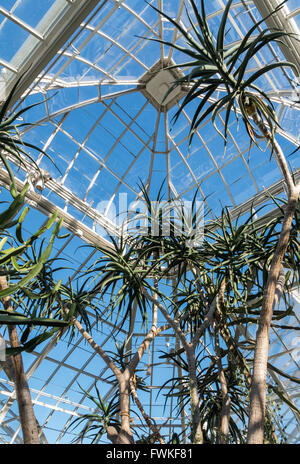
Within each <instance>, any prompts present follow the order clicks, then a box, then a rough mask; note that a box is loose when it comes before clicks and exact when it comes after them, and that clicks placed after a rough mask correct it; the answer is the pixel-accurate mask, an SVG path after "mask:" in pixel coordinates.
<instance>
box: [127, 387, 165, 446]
mask: <svg viewBox="0 0 300 464" xmlns="http://www.w3.org/2000/svg"><path fill="white" fill-rule="evenodd" d="M129 385H130V393H131V395H132V397H133V399H134V401H135V403H136V405H137V407H138V408H139V410H140V412H141V414H142V416H143V418H144V419H145V422H146V424H147V425H148V427H149V429H150V430H151V432H152V433H153V436H154V437H155V438H156V439H157V440H158V441H159V443H160V444H161V445H165V442H164V440H163V438H162V436H161V434H160V433H159V429H158V427H157V425H156V423H155V422H154V419H152V418H151V417H149V416H148V414H147V413H146V411H145V409H144V408H143V405H142V403H141V402H140V400H139V397H138V395H137V392H136V388H135V382H134V380H133V378H131V379H130V382H129Z"/></svg>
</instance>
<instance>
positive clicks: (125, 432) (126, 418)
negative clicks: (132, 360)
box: [117, 369, 134, 445]
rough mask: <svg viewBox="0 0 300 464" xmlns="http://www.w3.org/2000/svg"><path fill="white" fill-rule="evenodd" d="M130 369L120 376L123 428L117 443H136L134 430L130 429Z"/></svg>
mask: <svg viewBox="0 0 300 464" xmlns="http://www.w3.org/2000/svg"><path fill="white" fill-rule="evenodd" d="M129 378H130V374H129V372H128V369H125V371H124V372H123V374H121V375H120V377H119V378H118V382H119V392H120V411H121V412H120V416H121V430H120V432H119V434H118V439H117V443H118V444H119V445H130V444H132V443H134V440H133V436H132V432H131V430H130V411H129V410H130V392H129Z"/></svg>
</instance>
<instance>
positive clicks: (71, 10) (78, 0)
mask: <svg viewBox="0 0 300 464" xmlns="http://www.w3.org/2000/svg"><path fill="white" fill-rule="evenodd" d="M107 1H108V0H102V1H101V2H99V0H74V2H72V3H68V4H66V2H65V1H64V0H56V2H55V3H54V5H53V6H52V7H51V8H50V9H49V11H48V13H47V14H46V15H45V16H44V17H43V18H42V20H41V21H40V23H39V24H38V26H37V28H38V30H41V31H43V30H48V32H47V33H45V34H44V36H43V38H44V40H39V39H37V38H36V37H33V36H30V37H29V38H28V39H27V40H26V41H25V42H24V44H23V45H22V46H21V48H20V49H19V51H18V52H17V53H16V55H15V56H14V58H13V60H12V63H11V65H12V66H14V62H16V63H18V62H21V64H20V65H19V66H18V75H11V77H10V79H9V80H8V82H7V83H6V86H5V89H2V93H1V95H0V101H1V100H4V99H5V96H6V95H7V94H8V93H9V92H10V90H11V89H12V87H13V86H14V84H15V82H16V81H17V79H18V78H19V76H20V75H21V76H22V75H23V77H22V79H21V82H20V84H19V86H18V89H17V91H16V93H15V95H14V99H13V101H12V104H13V103H14V102H16V101H17V100H18V99H19V98H20V96H21V95H22V94H23V93H24V92H25V91H26V90H27V89H28V88H29V87H30V85H31V84H32V82H33V81H34V79H35V78H36V77H37V76H38V74H39V73H40V72H41V71H43V70H44V68H45V67H46V66H47V64H48V63H49V62H50V61H51V60H52V58H53V57H54V56H55V55H56V53H57V52H58V51H59V50H60V48H61V47H62V46H63V45H65V44H66V42H67V40H68V39H69V38H70V37H71V35H72V34H73V33H74V32H75V31H76V29H77V28H78V27H79V26H80V24H81V23H82V21H83V20H84V19H85V18H86V17H87V16H88V15H89V14H90V13H91V12H92V11H93V9H94V8H95V7H98V8H97V11H99V10H101V9H102V8H103V6H104V5H105V4H106V3H107ZM49 25H50V27H49Z"/></svg>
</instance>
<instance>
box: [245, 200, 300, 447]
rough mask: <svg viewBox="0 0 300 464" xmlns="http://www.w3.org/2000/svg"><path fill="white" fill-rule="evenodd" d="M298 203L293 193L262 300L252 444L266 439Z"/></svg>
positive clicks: (253, 387)
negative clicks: (279, 288)
mask: <svg viewBox="0 0 300 464" xmlns="http://www.w3.org/2000/svg"><path fill="white" fill-rule="evenodd" d="M297 202H298V196H296V195H294V196H290V198H289V200H288V203H287V206H286V210H285V214H284V219H283V224H282V229H281V233H280V236H279V240H278V243H277V246H276V250H275V254H274V257H273V259H272V261H271V265H270V270H269V274H268V280H267V284H266V288H265V293H264V299H263V302H262V308H261V313H260V320H259V325H258V329H257V333H256V348H255V355H254V365H253V375H252V382H251V390H250V415H249V426H248V439H247V442H248V443H249V444H262V443H263V439H264V419H265V408H266V380H267V362H268V351H269V330H270V325H271V320H272V315H273V304H274V298H275V293H276V284H277V281H278V277H279V272H280V269H281V266H282V260H283V257H284V253H285V251H286V249H287V245H288V241H289V236H290V230H291V225H292V221H293V217H294V213H295V209H296V206H297Z"/></svg>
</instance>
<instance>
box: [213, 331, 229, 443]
mask: <svg viewBox="0 0 300 464" xmlns="http://www.w3.org/2000/svg"><path fill="white" fill-rule="evenodd" d="M216 330H217V329H216V326H215V331H216ZM215 344H216V355H217V365H218V375H219V381H220V384H221V393H222V409H221V415H220V443H221V444H222V445H225V444H226V443H227V441H228V435H229V420H230V405H231V400H230V396H229V394H228V386H227V380H226V377H225V372H224V369H223V366H222V358H221V349H220V343H219V334H218V333H217V332H216V333H215Z"/></svg>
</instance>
